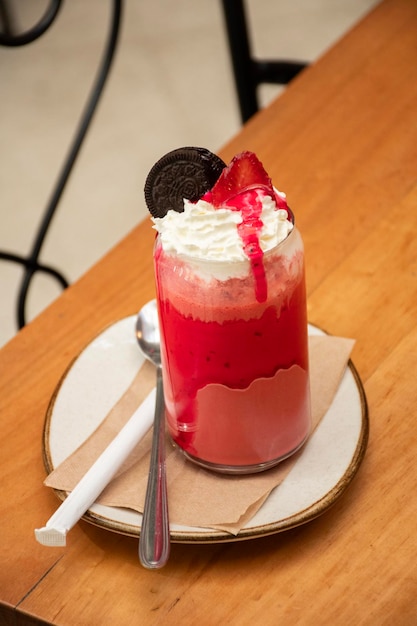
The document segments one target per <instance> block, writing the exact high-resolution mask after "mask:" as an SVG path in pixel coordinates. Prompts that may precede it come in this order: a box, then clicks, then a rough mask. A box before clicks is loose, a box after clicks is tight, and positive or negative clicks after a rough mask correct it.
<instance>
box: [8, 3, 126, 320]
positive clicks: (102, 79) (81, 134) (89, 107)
mask: <svg viewBox="0 0 417 626" xmlns="http://www.w3.org/2000/svg"><path fill="white" fill-rule="evenodd" d="M122 2H123V0H112V4H113V8H112V16H111V20H110V28H109V33H108V37H107V41H106V43H105V47H104V52H103V55H102V59H101V62H100V66H99V69H98V72H97V76H96V78H95V81H94V83H93V86H92V89H91V92H90V95H89V97H88V99H87V102H86V105H85V108H84V111H83V112H82V115H81V118H80V121H79V125H78V128H77V130H76V132H75V135H74V138H73V141H72V144H71V146H70V149H69V152H68V155H67V157H66V159H65V161H64V164H63V166H62V169H61V172H60V174H59V176H58V179H57V181H56V183H55V187H54V188H53V190H52V194H51V197H50V200H49V202H48V204H47V207H46V209H45V212H44V214H43V216H42V219H41V222H40V224H39V227H38V230H37V233H36V235H35V239H34V242H33V246H32V249H31V251H30V253H29V254H28V256H21V255H17V254H13V253H11V252H2V251H0V260H4V261H12V262H14V263H18V264H20V265H22V266H23V267H24V275H23V280H22V282H21V285H20V289H19V294H18V300H17V311H16V313H17V325H18V328H22V327H23V326H24V325H25V324H26V300H27V295H28V290H29V287H30V283H31V281H32V279H33V277H34V275H35V274H36V272H44V273H46V274H48V275H50V276H52V277H54V278H55V279H56V280H57V281H58V282H59V283H60V285H61V286H62V287H63V288H64V289H65V288H66V287H68V285H69V283H68V281H67V279H66V278H65V277H64V276H63V275H62V274H61V272H59V271H58V270H56V269H54V268H52V267H50V266H47V265H43V264H42V263H40V262H39V256H40V253H41V249H42V245H43V243H44V241H45V237H46V235H47V232H48V229H49V226H50V224H51V221H52V218H53V216H54V214H55V211H56V209H57V206H58V203H59V201H60V199H61V196H62V194H63V191H64V189H65V186H66V184H67V182H68V179H69V176H70V174H71V171H72V168H73V166H74V163H75V161H76V158H77V156H78V154H79V152H80V149H81V146H82V143H83V141H84V139H85V136H86V134H87V130H88V128H89V126H90V123H91V120H92V118H93V115H94V113H95V111H96V108H97V104H98V101H99V99H100V96H101V94H102V92H103V88H104V85H105V83H106V80H107V77H108V75H109V72H110V68H111V65H112V61H113V58H114V54H115V52H116V47H117V43H118V39H119V33H120V24H121V16H122ZM62 3H63V0H51V1H50V3H49V6H48V7H47V9H46V11H45V13H44V15H43V16H42V18H41V19H40V21H39V22H38V23H37V24H36V25H35V26H34V27H33V28H31V29H30V30H28V31H26V32H24V33H21V34H15V33H14V32H12V31H13V30H14V24H13V19H11V13H10V11H8V10H7V8H8V7H7V8H6V5H4V4H3V3H2V19H3V24H4V25H5V28H4V32H3V33H0V45H3V46H12V47H15V46H22V45H25V44H28V43H30V42H32V41H35V40H36V39H38V37H40V36H41V35H42V34H43V33H44V32H45V31H46V30H47V29H48V28H49V27H50V26H51V24H52V23H53V22H54V20H55V18H56V16H57V15H58V12H59V10H60V8H61V5H62Z"/></svg>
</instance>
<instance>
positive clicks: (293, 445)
mask: <svg viewBox="0 0 417 626" xmlns="http://www.w3.org/2000/svg"><path fill="white" fill-rule="evenodd" d="M244 154H245V155H246V156H242V155H239V157H236V159H235V160H234V161H233V162H232V164H231V165H230V166H229V168H228V170H226V171H225V173H224V174H222V176H221V177H220V179H219V181H218V182H217V183H216V185H215V186H214V188H213V189H212V190H211V191H209V192H208V193H206V194H205V195H204V196H203V198H202V200H200V201H199V202H197V203H190V202H186V203H185V210H184V213H181V214H179V213H177V214H175V215H173V216H169V214H168V215H167V216H166V217H163V218H161V219H156V220H155V223H156V228H157V230H158V231H159V232H160V234H159V236H158V238H157V241H156V244H155V274H156V284H157V297H158V305H159V316H160V329H161V338H162V367H163V377H164V392H165V401H166V415H167V421H168V427H169V431H170V434H171V436H172V438H173V440H174V441H175V443H176V444H177V445H178V446H179V448H180V449H181V450H182V451H183V452H184V453H185V454H186V455H187V457H188V458H190V459H191V460H193V461H195V462H197V463H199V464H201V465H203V466H205V467H207V468H210V469H214V470H217V471H222V472H228V473H250V472H256V471H261V470H263V469H267V468H269V467H272V466H273V465H275V464H277V463H278V462H279V461H281V460H282V459H284V458H286V457H288V456H289V455H291V454H292V453H294V452H295V451H296V450H298V448H299V447H300V446H301V445H302V444H303V443H304V441H305V440H306V438H307V437H308V434H309V431H310V398H309V376H308V354H307V318H306V296H305V280H304V254H303V244H302V240H301V237H300V234H299V232H298V230H297V229H296V228H295V226H294V225H293V223H292V220H291V218H290V213H289V210H288V208H287V207H286V202H285V197H284V196H283V195H282V194H280V193H277V192H276V191H275V190H273V189H272V187H271V186H270V185H265V180H264V179H262V180H261V181H259V182H257V181H255V183H256V184H252V183H251V184H250V185H248V184H247V182H248V181H247V178H248V175H247V172H246V171H245V172H244V178H246V180H245V181H244V183H245V184H242V180H239V181H238V183H237V184H238V189H237V192H238V193H235V191H236V189H235V187H236V185H235V187H232V190H231V186H230V184H229V182H230V177H231V176H232V178H233V182H234V183H235V178H236V175H235V172H234V171H233V169H236V167H237V165H236V163H238V165H241V163H240V162H239V159H243V160H245V159H247V158H248V157H247V155H248V154H250V155H251V153H244ZM250 158H251V159H253V158H254V159H256V157H254V155H253V156H252V155H251V156H250ZM256 161H257V159H256ZM252 162H253V161H252ZM244 167H246V163H244ZM261 167H262V166H261ZM230 172H231V173H230ZM250 176H252V178H253V176H254V175H253V173H251V174H250ZM257 176H258V177H259V176H260V175H258V174H257ZM265 176H266V174H265ZM268 180H269V179H268ZM225 186H226V188H227V194H226V195H227V196H229V197H225V194H224V193H223V189H224V187H225ZM219 188H220V191H219ZM170 213H174V212H170ZM167 218H168V219H167ZM171 218H172V220H173V221H174V222H180V221H181V222H183V223H182V225H180V226H178V225H176V226H173V228H172V227H171V226H170V224H169V222H170V220H171ZM162 222H165V224H164V225H163V224H162ZM277 224H278V225H277ZM193 225H194V228H195V232H193V231H192V230H191V232H188V231H190V229H192V228H193ZM178 228H179V230H178ZM181 229H184V230H183V231H182V230H181ZM170 230H171V232H170V233H169V234H167V231H170ZM198 230H199V231H200V232H199V233H197V231H198ZM172 232H174V235H172ZM181 233H183V235H182V234H181ZM182 237H183V238H184V240H185V241H184V242H182V241H181V238H182ZM239 248H240V249H239Z"/></svg>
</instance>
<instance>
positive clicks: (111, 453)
mask: <svg viewBox="0 0 417 626" xmlns="http://www.w3.org/2000/svg"><path fill="white" fill-rule="evenodd" d="M154 409H155V389H153V390H152V391H151V392H150V393H149V395H148V396H147V397H146V398H145V400H144V401H143V402H142V404H141V405H140V406H139V407H138V408H137V409H136V411H135V412H134V413H133V415H132V417H131V418H130V419H129V421H128V422H127V423H126V424H125V425H124V426H123V428H122V429H121V430H120V432H119V433H118V434H117V435H116V437H115V438H114V439H113V441H112V442H111V443H110V444H109V445H108V446H107V448H106V449H105V450H104V451H103V452H102V453H101V455H100V456H99V457H98V459H97V460H96V461H95V463H94V464H93V465H92V466H91V467H90V469H89V470H88V471H87V473H86V474H85V475H84V476H83V477H82V479H81V480H80V482H79V483H78V484H77V485H76V487H75V488H74V489H73V491H71V493H70V494H69V495H68V497H67V498H66V499H65V500H64V501H63V503H62V504H61V506H60V507H59V508H58V509H57V510H56V511H55V513H54V514H53V515H52V517H51V518H50V519H49V520H48V521H47V522H46V525H45V526H44V527H43V528H36V529H35V537H36V539H37V541H39V543H41V544H43V545H44V546H65V545H66V536H67V533H68V531H69V530H71V528H72V527H73V526H74V525H75V524H76V523H77V522H78V521H79V519H80V518H81V517H82V516H83V515H84V513H85V512H86V511H87V510H88V509H89V508H90V506H91V505H92V504H93V503H94V502H95V501H96V499H97V498H98V496H99V495H100V493H101V492H102V491H103V489H104V488H105V487H106V485H108V483H109V482H110V480H111V479H112V478H113V476H114V475H115V473H116V472H117V470H118V469H119V468H120V467H121V465H122V464H123V462H124V461H125V460H126V459H127V457H128V456H129V454H130V453H131V452H132V450H133V448H134V447H135V446H136V445H137V443H138V442H139V441H140V440H141V439H142V438H143V437H144V436H145V434H146V433H147V432H148V430H149V428H150V427H151V426H152V423H153V418H154Z"/></svg>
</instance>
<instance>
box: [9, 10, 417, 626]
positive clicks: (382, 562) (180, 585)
mask: <svg viewBox="0 0 417 626" xmlns="http://www.w3.org/2000/svg"><path fill="white" fill-rule="evenodd" d="M416 33H417V3H416V2H415V0H386V1H384V2H382V3H381V5H379V6H378V7H377V8H376V9H375V10H374V11H373V12H372V13H371V14H370V15H369V16H368V17H366V18H365V19H364V20H363V21H362V22H361V23H360V24H359V25H358V26H357V27H355V28H354V29H353V30H352V31H351V32H350V33H348V34H347V36H346V37H344V38H343V39H342V40H341V41H340V42H339V43H338V44H337V45H336V46H335V47H334V48H333V49H332V50H330V51H329V52H328V53H327V54H326V55H325V56H324V58H322V59H321V60H320V61H319V62H318V63H317V64H315V65H314V66H313V67H311V68H309V69H308V70H307V71H305V72H304V73H303V75H302V76H300V77H299V78H298V79H296V80H295V81H294V82H293V83H292V85H291V86H290V87H289V89H288V90H287V91H286V93H285V94H284V95H283V96H282V97H280V98H279V99H278V100H277V101H276V102H274V103H273V104H272V106H270V107H269V108H268V109H267V110H265V111H263V112H262V113H261V114H259V115H258V116H256V117H255V118H254V119H253V120H252V121H251V122H250V123H249V124H248V125H247V126H246V127H245V128H244V129H243V130H242V132H240V133H239V134H238V135H237V136H236V137H235V138H234V139H233V140H232V141H231V142H230V143H229V144H228V145H227V146H226V147H225V148H224V149H223V150H222V153H221V154H222V156H223V157H224V158H225V159H229V158H230V157H231V156H232V155H233V154H235V153H236V152H238V151H240V150H242V149H250V150H254V151H255V152H257V153H258V154H259V156H260V157H261V159H262V160H263V162H264V164H265V165H266V167H267V169H268V170H269V172H270V174H271V175H272V178H273V180H274V181H275V183H276V184H277V185H278V186H279V187H280V188H282V189H285V190H286V191H287V193H288V196H289V200H290V204H291V206H292V208H293V210H294V211H295V213H296V216H297V222H298V225H299V227H300V230H301V231H302V233H303V236H304V241H305V245H306V257H307V264H308V272H307V283H308V294H309V298H308V308H309V319H310V321H311V322H313V323H314V324H317V325H318V326H320V327H323V328H325V329H327V330H328V331H329V332H330V333H333V334H337V335H343V336H347V337H354V338H356V339H357V344H356V347H355V349H354V353H353V361H354V363H355V365H356V366H357V369H358V370H359V373H360V376H361V378H362V380H363V382H364V385H365V390H366V394H367V398H368V403H369V413H370V420H371V430H370V440H369V447H368V451H367V454H366V456H365V459H364V462H363V464H362V466H361V468H360V470H359V473H358V474H357V476H356V477H355V480H354V481H353V483H352V484H351V485H350V487H349V489H348V490H347V492H346V493H345V494H344V495H343V496H342V497H341V498H340V499H339V500H338V501H337V502H336V504H335V505H334V506H333V507H332V508H331V509H330V510H329V511H328V512H326V513H325V514H324V515H323V516H321V517H320V518H318V519H317V520H315V521H313V522H311V523H309V524H307V525H305V526H302V527H299V528H297V529H294V530H291V531H289V532H286V533H281V534H277V535H274V536H270V537H267V538H263V539H257V540H252V541H247V542H240V543H232V544H223V545H207V546H198V545H194V546H190V545H188V546H187V545H185V546H184V545H178V544H176V545H174V546H173V548H172V556H171V559H170V562H169V564H168V565H167V566H166V567H165V568H164V569H162V570H159V571H152V572H150V571H147V570H144V569H143V568H142V567H141V566H140V565H139V562H138V558H137V541H136V540H135V539H133V538H129V537H124V536H121V535H117V534H113V533H110V532H107V531H105V530H102V529H98V528H95V527H93V526H90V525H88V524H87V523H85V522H81V523H79V524H78V525H77V526H76V527H75V528H74V529H73V530H72V531H71V533H70V535H69V538H68V545H67V547H66V548H46V547H43V546H41V545H39V544H37V543H36V541H35V539H34V535H33V529H34V528H35V527H39V525H42V524H43V523H44V522H45V521H46V520H47V519H48V518H49V516H50V515H51V514H52V513H53V511H54V510H55V508H56V507H57V503H58V502H57V500H56V497H55V496H54V494H53V493H52V492H51V491H50V490H49V489H47V488H45V487H44V486H43V485H42V481H43V479H44V477H45V471H44V467H43V464H42V457H41V435H42V428H43V422H44V417H45V411H46V408H47V405H48V402H49V399H50V397H51V394H52V393H53V391H54V388H55V386H56V385H57V382H58V380H59V379H60V377H61V375H62V373H63V372H64V370H65V369H66V367H67V366H68V364H69V363H70V362H71V360H72V359H73V358H74V357H75V356H76V355H77V354H78V353H79V351H80V350H81V349H82V348H83V346H84V345H85V344H86V343H87V342H89V341H90V340H91V338H92V337H94V336H95V335H96V334H97V333H98V332H99V331H100V330H101V329H103V327H105V326H106V325H108V324H109V323H111V322H113V321H115V320H117V319H119V318H121V317H123V316H125V315H128V314H131V313H134V312H135V311H137V310H138V309H139V307H140V306H141V305H142V304H143V303H144V302H145V301H147V300H148V299H150V298H151V297H152V296H153V294H154V288H153V275H152V265H151V254H152V241H153V234H152V233H151V229H150V226H149V223H148V222H145V223H143V224H140V225H139V226H138V227H137V228H136V229H134V230H133V232H132V233H131V234H129V235H128V236H127V237H126V238H125V239H124V240H123V241H121V242H120V244H119V245H117V246H116V247H115V248H114V249H113V250H111V251H110V252H109V254H108V255H107V256H105V258H104V259H102V260H101V261H100V262H99V263H98V264H97V265H96V266H95V267H93V268H92V269H91V270H90V271H89V272H88V273H87V274H86V275H85V276H84V277H83V278H82V279H81V280H79V281H78V282H77V283H76V284H75V285H73V286H72V287H70V288H69V289H68V290H67V291H66V292H65V293H64V294H63V295H62V296H61V297H60V298H59V299H58V300H57V301H56V302H55V303H54V304H53V305H52V306H50V307H49V308H48V309H47V310H46V311H45V312H44V313H43V314H42V315H40V316H39V317H38V318H37V319H36V320H35V321H33V322H32V323H31V324H29V325H28V326H27V327H26V328H24V329H23V331H22V332H20V333H19V334H18V335H17V336H16V338H15V339H13V340H12V341H11V342H10V343H9V344H8V345H6V346H5V347H4V348H3V349H2V350H1V352H0V419H1V432H2V442H3V443H2V452H1V461H0V462H1V481H2V482H1V485H2V487H1V500H0V508H1V513H0V523H1V533H0V537H1V538H0V545H1V548H0V551H1V564H0V599H1V605H0V623H1V624H6V625H8V624H35V623H36V624H37V623H39V622H41V623H44V622H43V621H42V620H44V621H46V622H48V623H49V622H50V623H54V624H60V625H74V626H75V625H77V626H80V625H81V626H83V625H94V626H96V625H97V624H100V626H103V625H107V624H109V625H110V624H111V625H112V626H114V625H118V624H124V623H127V624H180V623H181V624H201V625H203V626H204V625H207V624H208V625H211V624H238V625H239V626H240V625H242V624H260V623H262V624H277V623H283V624H297V625H300V624H308V625H310V624H332V625H335V624H336V625H339V624H340V625H342V626H345V625H347V624H370V625H376V624H378V626H381V625H382V624H387V625H388V624H389V625H392V624H401V626H405V625H408V624H410V625H411V624H413V625H415V624H416V623H417V565H416V564H417V558H416V557H417V549H416V543H417V538H416V520H417V496H416V492H417V471H416V468H415V455H416V452H415V451H416V446H417V427H416V417H417V380H416V372H417V327H416V321H417V238H416V233H417V35H416Z"/></svg>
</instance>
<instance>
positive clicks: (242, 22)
mask: <svg viewBox="0 0 417 626" xmlns="http://www.w3.org/2000/svg"><path fill="white" fill-rule="evenodd" d="M221 2H222V8H223V15H224V21H225V26H226V32H227V37H228V43H229V50H230V55H231V59H232V68H233V73H234V79H235V85H236V90H237V95H238V100H239V109H240V115H241V119H242V122H243V123H245V122H247V121H248V119H249V118H250V117H252V115H254V114H255V113H256V112H257V111H258V110H259V102H258V95H257V87H258V86H259V85H260V84H262V83H271V84H278V85H286V84H288V83H289V82H290V80H292V79H293V78H295V76H297V74H298V73H299V72H301V70H303V69H304V68H305V67H306V66H307V63H305V62H302V61H269V60H256V59H254V58H253V57H252V51H251V44H250V37H249V31H248V26H247V18H246V10H245V3H244V0H221Z"/></svg>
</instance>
